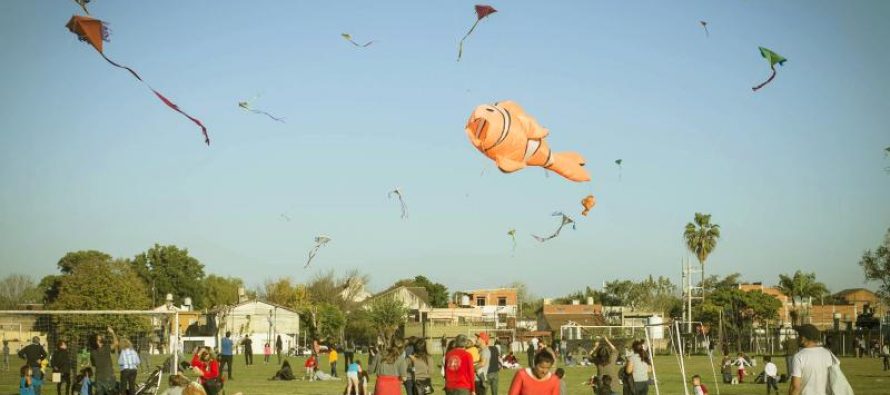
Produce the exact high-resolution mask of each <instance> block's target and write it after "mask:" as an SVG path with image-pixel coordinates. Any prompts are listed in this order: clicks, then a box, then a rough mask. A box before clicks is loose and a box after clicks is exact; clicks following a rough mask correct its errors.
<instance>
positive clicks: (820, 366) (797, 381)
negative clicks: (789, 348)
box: [788, 324, 834, 395]
mask: <svg viewBox="0 0 890 395" xmlns="http://www.w3.org/2000/svg"><path fill="white" fill-rule="evenodd" d="M795 329H797V336H798V340H799V342H800V345H801V349H800V351H798V352H797V354H795V355H794V358H793V359H792V361H791V386H789V387H788V395H825V394H826V393H827V390H828V368H829V367H831V365H832V364H833V363H834V361H833V358H832V354H831V352H830V351H828V350H826V349H825V348H823V347H822V346H821V339H822V336H821V333H820V332H819V329H817V328H816V327H815V326H813V325H810V324H807V325H803V326H799V327H797V328H795Z"/></svg>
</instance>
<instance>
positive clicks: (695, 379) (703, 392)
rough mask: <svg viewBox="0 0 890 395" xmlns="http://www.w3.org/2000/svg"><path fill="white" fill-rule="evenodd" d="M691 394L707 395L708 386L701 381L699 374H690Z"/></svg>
mask: <svg viewBox="0 0 890 395" xmlns="http://www.w3.org/2000/svg"><path fill="white" fill-rule="evenodd" d="M692 394H693V395H708V387H705V385H704V384H702V383H701V376H699V375H695V376H692Z"/></svg>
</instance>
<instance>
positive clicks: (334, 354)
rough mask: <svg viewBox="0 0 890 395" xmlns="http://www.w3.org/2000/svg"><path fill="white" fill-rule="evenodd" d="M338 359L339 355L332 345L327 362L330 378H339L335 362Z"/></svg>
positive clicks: (335, 347)
mask: <svg viewBox="0 0 890 395" xmlns="http://www.w3.org/2000/svg"><path fill="white" fill-rule="evenodd" d="M339 359H340V355H339V354H338V353H337V345H336V344H332V345H331V349H330V351H329V352H328V362H330V364H331V376H332V377H339V376H337V361H338V360H339Z"/></svg>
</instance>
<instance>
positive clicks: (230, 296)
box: [201, 274, 244, 307]
mask: <svg viewBox="0 0 890 395" xmlns="http://www.w3.org/2000/svg"><path fill="white" fill-rule="evenodd" d="M201 288H202V289H203V290H204V294H203V295H202V297H201V299H202V301H203V303H204V306H205V307H215V306H228V305H233V304H237V303H238V288H244V281H242V280H241V279H240V278H236V277H222V276H217V275H215V274H211V275H209V276H207V277H205V278H204V284H203V285H202V287H201Z"/></svg>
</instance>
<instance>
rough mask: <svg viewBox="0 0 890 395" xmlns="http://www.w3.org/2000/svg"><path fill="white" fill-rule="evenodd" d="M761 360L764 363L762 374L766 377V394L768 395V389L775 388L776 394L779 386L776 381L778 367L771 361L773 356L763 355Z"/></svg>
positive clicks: (777, 378) (777, 379)
mask: <svg viewBox="0 0 890 395" xmlns="http://www.w3.org/2000/svg"><path fill="white" fill-rule="evenodd" d="M763 362H765V363H766V364H765V365H764V366H763V375H764V376H765V378H766V395H769V391H770V389H774V390H776V395H778V394H779V387H778V386H777V385H776V382H778V381H779V367H778V366H776V364H774V363H773V358H772V357H771V356H769V355H767V356H765V357H763Z"/></svg>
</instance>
